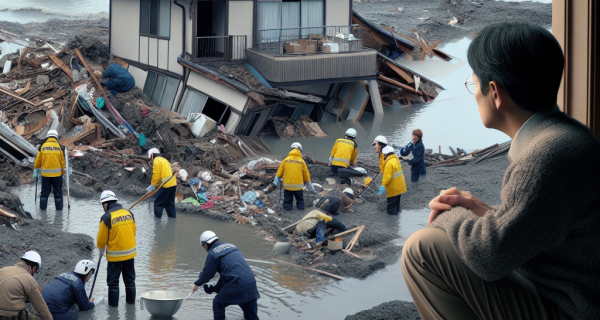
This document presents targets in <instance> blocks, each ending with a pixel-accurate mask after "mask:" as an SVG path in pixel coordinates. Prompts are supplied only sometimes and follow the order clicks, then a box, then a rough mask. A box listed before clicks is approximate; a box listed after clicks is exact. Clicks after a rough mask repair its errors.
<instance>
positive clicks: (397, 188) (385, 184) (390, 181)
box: [373, 136, 406, 215]
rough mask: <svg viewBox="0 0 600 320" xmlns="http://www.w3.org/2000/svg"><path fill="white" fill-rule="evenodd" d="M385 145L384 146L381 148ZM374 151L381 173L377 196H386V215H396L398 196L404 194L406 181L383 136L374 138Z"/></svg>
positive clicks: (392, 149) (395, 157) (396, 157)
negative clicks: (377, 154)
mask: <svg viewBox="0 0 600 320" xmlns="http://www.w3.org/2000/svg"><path fill="white" fill-rule="evenodd" d="M384 143H385V146H384V147H383V148H382V147H381V146H382V145H383V144H384ZM373 144H374V145H375V151H377V153H379V171H380V172H382V173H383V178H382V179H381V187H380V188H379V193H378V194H383V193H384V192H385V193H386V195H387V213H388V214H391V215H396V214H398V212H400V196H401V195H402V194H403V193H404V192H406V181H405V180H404V174H403V173H402V166H401V165H400V160H398V156H397V155H396V154H395V153H394V148H392V147H391V146H388V145H387V139H386V138H385V137H383V136H379V137H377V138H375V142H373Z"/></svg>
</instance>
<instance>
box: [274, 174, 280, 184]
mask: <svg viewBox="0 0 600 320" xmlns="http://www.w3.org/2000/svg"><path fill="white" fill-rule="evenodd" d="M279 181H281V178H279V177H278V176H275V179H273V184H274V185H275V186H277V185H278V184H279Z"/></svg>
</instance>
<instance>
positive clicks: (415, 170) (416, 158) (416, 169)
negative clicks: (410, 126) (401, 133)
mask: <svg viewBox="0 0 600 320" xmlns="http://www.w3.org/2000/svg"><path fill="white" fill-rule="evenodd" d="M411 152H412V154H413V158H412V159H411V160H408V163H410V181H413V182H416V181H419V176H420V175H426V174H427V169H425V146H424V145H423V131H421V130H420V129H415V130H413V132H412V141H411V142H409V143H408V144H407V145H406V146H405V147H403V148H401V149H400V155H402V156H408V155H409V154H410V153H411Z"/></svg>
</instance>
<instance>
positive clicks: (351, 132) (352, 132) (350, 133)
mask: <svg viewBox="0 0 600 320" xmlns="http://www.w3.org/2000/svg"><path fill="white" fill-rule="evenodd" d="M346 135H347V136H348V137H352V138H356V130H354V129H353V128H350V129H348V130H346Z"/></svg>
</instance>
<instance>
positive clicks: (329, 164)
mask: <svg viewBox="0 0 600 320" xmlns="http://www.w3.org/2000/svg"><path fill="white" fill-rule="evenodd" d="M332 161H333V157H329V162H327V166H328V167H331V162H332Z"/></svg>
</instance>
